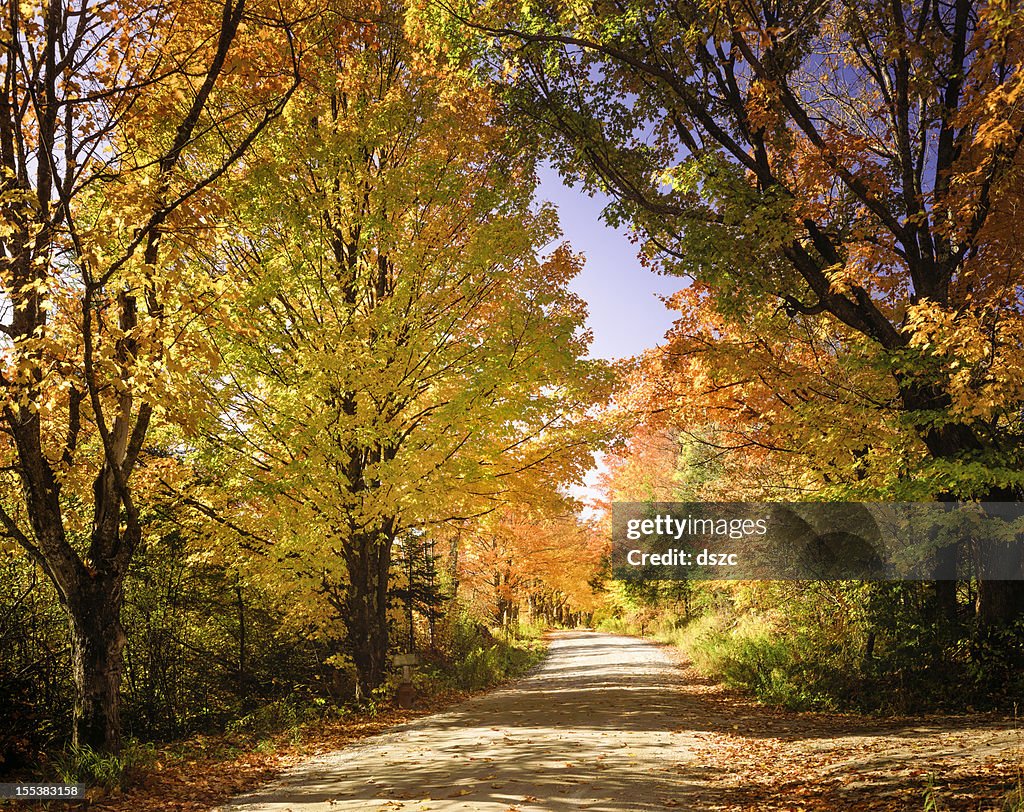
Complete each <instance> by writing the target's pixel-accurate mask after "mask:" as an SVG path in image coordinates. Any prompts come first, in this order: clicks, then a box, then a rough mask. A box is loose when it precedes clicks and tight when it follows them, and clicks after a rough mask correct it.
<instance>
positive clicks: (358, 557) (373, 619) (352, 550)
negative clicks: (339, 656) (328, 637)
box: [344, 523, 394, 699]
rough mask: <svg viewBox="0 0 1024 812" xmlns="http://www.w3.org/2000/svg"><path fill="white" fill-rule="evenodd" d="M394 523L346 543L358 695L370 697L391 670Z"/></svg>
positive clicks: (350, 648) (348, 611)
mask: <svg viewBox="0 0 1024 812" xmlns="http://www.w3.org/2000/svg"><path fill="white" fill-rule="evenodd" d="M390 524H391V523H385V525H386V526H385V527H384V528H383V529H382V530H380V531H379V532H376V533H373V532H370V533H355V534H354V535H353V537H352V540H351V544H350V545H346V549H345V563H346V565H347V566H348V578H349V583H348V589H347V591H346V595H345V618H344V620H345V623H346V626H347V629H348V633H347V636H346V643H347V649H348V652H349V653H350V654H351V655H352V661H353V663H354V664H355V668H356V698H357V699H366V698H367V697H369V696H370V695H371V693H372V692H373V691H374V690H376V689H377V688H379V687H380V686H381V685H382V684H383V683H384V680H385V679H386V678H387V674H388V665H389V664H388V572H389V569H390V567H391V545H392V543H393V541H394V538H393V534H392V532H391V529H390Z"/></svg>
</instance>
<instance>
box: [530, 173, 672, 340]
mask: <svg viewBox="0 0 1024 812" xmlns="http://www.w3.org/2000/svg"><path fill="white" fill-rule="evenodd" d="M540 181H541V182H540V188H539V189H538V191H537V196H538V198H540V199H542V200H550V201H551V202H552V203H554V204H555V205H556V206H557V207H558V214H559V219H560V220H561V223H562V231H563V232H564V237H563V239H566V240H568V241H569V242H570V243H571V244H572V247H573V249H574V250H575V251H578V252H582V253H583V254H584V255H585V256H586V258H587V262H586V265H585V267H584V269H583V272H582V273H581V274H580V275H579V276H578V277H577V278H576V279H575V280H573V283H572V285H571V287H572V289H573V291H575V292H576V293H577V294H579V295H580V296H581V297H583V299H585V300H586V302H587V304H588V306H589V309H590V315H589V317H588V319H587V322H588V326H589V327H590V329H591V330H592V331H593V334H594V342H593V344H592V345H591V347H590V352H591V355H594V356H596V357H599V358H609V359H610V358H625V357H628V356H631V355H636V354H638V353H640V352H642V351H643V350H645V349H647V348H648V347H654V346H656V345H657V344H660V343H662V339H663V337H664V335H665V331H666V330H668V328H669V327H670V326H671V325H672V321H673V318H672V313H671V311H669V310H668V309H667V308H666V307H665V305H664V304H663V303H662V301H661V300H660V299H659V298H658V294H661V295H669V294H672V293H675V292H676V291H677V290H679V289H680V288H681V287H683V286H684V280H682V279H677V278H672V277H664V276H659V275H657V274H655V273H653V272H652V271H649V270H647V269H646V268H644V267H643V266H642V265H641V264H640V261H639V260H638V259H637V258H636V246H635V245H634V244H633V243H631V242H630V241H629V239H628V238H627V237H626V234H625V232H620V231H617V230H615V229H613V228H609V227H608V226H607V225H605V224H604V222H602V221H601V209H602V208H603V207H604V203H605V201H604V200H602V199H600V198H597V197H588V196H587V195H586V193H585V192H583V191H582V190H580V189H578V188H577V189H572V188H569V187H567V186H565V185H564V184H563V183H562V181H561V179H560V178H559V177H558V173H557V172H556V171H555V170H553V169H551V168H549V167H545V168H543V169H542V170H541V172H540Z"/></svg>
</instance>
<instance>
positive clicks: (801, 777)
mask: <svg viewBox="0 0 1024 812" xmlns="http://www.w3.org/2000/svg"><path fill="white" fill-rule="evenodd" d="M279 744H280V743H279ZM1022 771H1024V731H1021V730H1018V729H1017V728H1016V725H1015V723H1014V720H1013V719H1012V718H1007V717H1005V716H995V715H987V714H984V715H983V714H971V715H963V716H917V717H904V718H889V719H873V718H866V717H862V716H852V715H839V714H820V713H795V712H789V711H781V710H774V709H770V708H766V707H764V706H763V705H759V704H757V703H756V702H754V701H753V700H751V699H749V698H747V697H745V696H743V695H742V694H740V693H738V692H735V691H732V690H729V689H727V688H724V687H723V686H721V685H718V684H715V683H713V682H710V681H708V680H706V679H704V678H702V677H701V676H700V675H699V674H697V673H696V672H695V671H694V670H693V669H692V668H690V667H689V666H688V665H687V664H686V663H685V662H684V661H683V660H682V658H681V654H680V653H679V652H678V651H677V650H676V649H674V648H671V647H669V646H663V645H658V644H654V643H650V642H647V641H643V640H639V639H636V638H631V637H620V636H614V635H607V634H599V633H595V632H559V633H556V634H554V635H553V636H552V637H551V639H550V647H549V656H548V657H547V659H546V660H545V661H544V662H543V663H542V664H541V665H540V666H539V667H538V668H536V669H535V670H534V671H533V672H532V673H531V674H530V675H529V676H528V677H526V678H524V679H522V680H520V681H519V682H517V683H514V684H512V685H510V686H508V687H506V688H502V689H500V690H497V691H492V692H490V693H487V694H483V695H480V696H477V697H475V698H472V699H468V700H466V701H462V702H459V703H458V704H455V705H454V706H452V707H449V708H448V709H447V710H444V711H442V712H439V713H437V712H435V713H430V709H424V710H420V711H414V712H400V711H395V712H389V713H385V714H381V715H379V716H377V717H375V718H373V719H369V720H365V719H364V720H348V721H345V722H342V723H336V724H335V725H334V726H328V727H326V728H324V729H322V730H320V731H318V732H316V731H314V732H312V734H310V733H307V735H306V738H305V740H303V741H296V742H292V743H291V744H289V745H288V746H284V747H278V748H277V749H276V750H275V752H273V753H266V754H261V753H255V752H240V753H238V754H237V755H235V756H233V757H231V758H226V757H225V755H224V753H223V751H222V750H215V751H214V750H212V751H211V752H209V753H204V752H203V750H202V747H201V746H198V747H197V745H196V744H195V742H192V743H191V749H190V750H189V751H188V755H187V757H186V756H177V757H174V758H169V759H167V763H166V764H162V763H160V762H159V761H158V762H157V764H156V765H154V767H153V768H152V769H150V770H149V771H148V774H147V775H146V777H145V780H144V781H142V782H141V784H140V785H138V786H136V787H135V788H133V789H132V790H129V791H128V792H126V793H124V794H123V795H121V796H106V797H103V798H98V799H96V801H95V802H93V803H91V804H88V805H87V806H84V805H66V804H61V805H60V808H61V809H65V810H66V809H69V807H70V809H76V808H87V809H89V810H90V811H91V812H157V811H158V810H159V811H160V812H199V811H200V810H209V809H211V807H214V806H215V805H216V804H218V803H225V804H226V805H224V806H221V807H217V809H219V810H223V812H285V811H286V810H290V812H313V811H314V810H317V812H319V811H320V810H323V811H324V812H328V811H329V812H356V810H358V812H377V811H378V810H379V811H380V812H400V811H401V812H456V810H458V811H459V812H471V811H472V812H574V811H575V810H590V812H631V811H632V810H644V811H648V810H665V809H681V810H683V809H685V810H729V811H730V812H735V811H738V810H751V811H752V810H808V811H809V812H819V811H820V812H824V811H825V810H838V809H843V810H851V812H862V811H863V810H916V811H917V812H924V811H925V810H932V811H933V812H947V811H949V812H952V811H953V810H965V811H966V810H971V812H979V810H984V812H988V811H989V810H999V811H1000V812H1002V811H1003V809H1004V805H1003V799H1004V798H1005V797H1006V795H1007V793H1008V792H1009V791H1010V790H1011V788H1012V787H1013V786H1018V787H1019V786H1020V781H1021V772H1022ZM929 786H930V787H931V788H932V789H931V790H930V791H929V789H928V788H929ZM246 791H248V792H250V793H251V794H249V795H247V796H245V797H242V798H239V799H237V800H236V801H235V802H234V803H231V804H227V803H226V802H227V799H229V798H230V797H231V796H232V795H235V794H236V793H239V792H246ZM927 796H930V797H931V802H929V801H928V800H927ZM2 806H3V804H2V802H0V807H2ZM16 808H18V809H19V810H25V809H26V807H25V806H24V805H21V806H17V807H16ZM1006 808H1007V809H1010V808H1012V809H1017V807H1015V806H1014V807H1006ZM1022 808H1024V807H1022Z"/></svg>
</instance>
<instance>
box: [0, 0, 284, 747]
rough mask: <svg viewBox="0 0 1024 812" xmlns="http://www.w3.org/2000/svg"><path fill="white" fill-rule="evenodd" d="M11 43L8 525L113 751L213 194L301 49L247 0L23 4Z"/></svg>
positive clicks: (0, 264) (273, 105) (99, 735)
mask: <svg viewBox="0 0 1024 812" xmlns="http://www.w3.org/2000/svg"><path fill="white" fill-rule="evenodd" d="M0 30H2V40H3V55H2V57H0V60H2V63H0V64H2V71H3V76H4V83H3V90H2V91H0V164H2V169H0V172H2V177H0V208H2V211H3V220H2V231H0V241H2V250H0V284H2V286H3V296H4V323H3V324H2V326H0V330H2V332H3V335H4V337H5V341H4V344H3V347H2V354H3V360H2V383H3V387H2V396H0V397H2V406H3V416H2V428H3V435H4V441H3V454H4V470H5V472H6V473H5V477H6V480H5V483H4V485H5V487H4V492H3V498H2V505H0V521H2V523H3V533H4V535H5V536H6V538H7V539H9V540H13V541H15V542H17V543H18V544H20V545H21V546H22V547H24V548H25V549H26V550H27V551H28V552H29V554H30V555H31V556H32V558H33V559H34V560H35V561H36V562H37V563H38V565H39V566H40V567H41V568H42V569H43V571H45V573H46V574H47V576H48V577H49V578H50V579H51V580H52V582H53V584H54V586H55V587H56V591H57V595H58V596H59V599H60V601H61V603H62V605H63V607H64V609H65V610H66V612H67V614H68V616H69V618H70V626H71V641H72V666H73V668H72V670H73V673H74V679H75V686H76V701H75V714H74V742H75V744H79V745H88V746H91V747H94V748H97V749H116V748H117V746H118V744H119V740H120V732H121V731H120V722H119V686H120V682H121V672H122V651H123V647H124V633H123V629H122V626H121V619H120V611H121V606H122V603H123V585H124V579H125V576H126V574H127V572H128V568H129V566H130V564H131V561H132V558H133V555H134V553H135V552H136V550H137V549H138V548H139V546H140V544H142V542H143V536H144V532H145V531H144V523H145V504H144V500H145V497H144V493H145V485H140V479H141V480H145V479H146V473H145V469H146V467H147V464H148V463H147V457H148V456H149V450H148V448H147V441H148V438H151V436H152V434H153V431H154V428H155V427H156V426H159V425H166V424H168V423H171V422H173V421H175V420H176V419H183V420H187V414H188V408H189V401H188V393H187V391H183V390H184V389H185V388H186V387H185V386H184V385H183V384H185V383H186V382H187V374H186V371H187V370H189V369H190V368H191V367H193V366H196V365H199V366H201V365H203V364H204V363H206V361H207V360H208V359H209V352H208V351H206V349H205V345H206V342H205V339H204V338H203V336H202V332H201V330H200V329H198V324H199V323H201V321H202V317H203V314H204V312H205V311H207V310H208V309H209V308H210V307H211V306H212V305H213V303H214V302H215V300H216V298H217V296H218V288H217V285H216V283H215V281H214V280H212V279H210V278H209V277H207V276H206V275H205V273H204V272H203V271H202V270H201V269H200V270H197V269H195V268H192V267H189V266H187V265H186V264H184V263H183V262H182V261H181V247H182V244H183V243H187V242H195V241H198V240H202V239H204V238H205V237H206V236H207V235H208V233H209V229H210V226H211V222H210V219H209V218H210V216H211V213H212V212H213V211H214V210H215V209H216V203H215V201H214V199H213V197H212V186H213V184H214V183H215V181H216V180H217V179H218V178H219V177H220V176H222V175H223V174H224V173H225V172H226V171H227V170H228V169H229V168H230V167H231V166H232V165H233V164H234V163H235V162H237V160H238V159H239V158H240V157H241V156H242V155H243V154H244V153H245V152H246V150H247V149H248V148H249V147H250V146H251V145H252V143H253V141H254V140H255V138H256V137H257V136H258V135H259V133H260V132H261V131H262V130H263V129H264V127H265V126H266V124H267V123H268V122H269V121H270V120H272V119H273V118H274V117H275V116H277V115H278V114H279V113H280V111H281V109H282V107H283V104H284V102H285V100H286V99H287V97H288V95H289V94H290V92H291V91H292V90H293V89H294V86H295V70H296V60H297V53H296V51H295V46H294V41H293V39H292V36H291V31H290V28H289V27H288V25H287V22H286V21H285V20H284V19H282V18H281V15H280V14H279V13H278V11H277V10H275V9H274V8H271V7H268V8H265V9H263V8H256V7H252V8H250V7H249V6H248V5H247V2H246V0H234V2H232V0H227V2H225V3H222V4H220V5H219V6H217V5H214V6H210V5H207V4H203V3H194V2H171V3H160V4H151V3H146V2H140V3H134V2H128V3H117V4H112V3H107V2H90V0H82V2H79V3H70V2H68V3H65V2H56V1H54V2H48V3H36V2H8V3H5V4H4V7H3V20H2V22H0ZM253 71H258V72H259V73H260V74H261V75H262V76H263V77H265V84H264V85H263V87H262V88H261V91H260V92H259V93H255V94H253V93H252V92H251V87H250V81H249V78H250V77H251V75H252V72H253ZM200 158H201V160H200Z"/></svg>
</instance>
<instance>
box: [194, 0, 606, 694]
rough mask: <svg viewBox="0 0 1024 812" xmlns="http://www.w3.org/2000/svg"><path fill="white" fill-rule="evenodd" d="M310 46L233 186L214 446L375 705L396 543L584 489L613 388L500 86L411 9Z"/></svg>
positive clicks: (330, 25)
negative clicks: (527, 497)
mask: <svg viewBox="0 0 1024 812" xmlns="http://www.w3.org/2000/svg"><path fill="white" fill-rule="evenodd" d="M317 43H318V44H317V46H316V49H315V50H314V51H312V52H311V55H310V63H309V64H310V69H309V75H308V79H307V82H306V83H305V84H304V85H303V86H302V87H301V88H300V89H299V91H298V92H297V93H296V95H295V96H294V97H293V99H292V101H291V103H290V104H289V108H288V110H287V113H286V115H285V116H284V117H283V118H282V119H281V121H280V122H279V123H278V124H277V125H275V127H274V131H273V133H272V135H271V136H270V137H269V138H268V139H267V140H266V141H265V143H264V145H263V146H262V147H261V148H260V149H259V150H258V153H257V154H256V157H254V158H253V159H252V160H251V161H249V165H248V166H247V171H246V173H245V175H244V177H242V178H241V179H240V181H239V183H238V185H237V189H236V192H235V194H236V195H237V200H236V204H235V206H236V209H235V211H236V213H237V220H236V222H235V223H234V224H233V225H232V228H233V229H234V230H235V231H236V234H237V237H236V239H235V240H233V241H232V242H231V243H230V245H228V246H226V248H225V253H224V255H223V260H221V261H223V262H225V263H228V264H230V265H232V266H233V267H235V268H237V273H238V274H239V275H240V276H241V277H242V278H245V279H246V282H247V285H248V288H247V289H246V293H245V294H244V295H242V296H241V297H239V299H238V301H237V303H236V304H235V305H234V306H235V307H236V308H237V310H236V312H235V314H234V316H233V317H232V319H231V320H230V323H231V324H236V325H239V327H238V329H236V330H229V331H225V332H222V334H221V339H220V341H221V343H222V348H223V352H224V356H225V358H226V360H227V362H228V368H229V370H230V371H228V372H227V373H226V374H225V375H224V376H223V377H221V378H217V379H215V380H213V381H212V382H211V385H210V388H211V392H212V394H214V395H215V396H216V397H218V398H220V400H221V402H222V403H223V404H224V405H223V412H222V416H221V418H220V419H219V421H218V425H217V426H215V427H213V428H212V429H211V430H210V431H211V433H213V434H216V435H217V436H218V438H219V443H220V448H221V454H222V455H225V456H224V457H223V458H224V459H225V460H227V461H228V462H227V463H225V469H227V470H230V469H231V468H233V469H235V471H236V476H237V477H238V478H239V481H240V483H241V484H240V486H239V487H240V488H243V489H244V490H243V492H247V493H249V494H251V496H250V498H249V500H248V501H245V502H244V503H243V506H242V512H243V514H248V515H249V518H250V519H251V518H253V517H252V515H251V514H252V512H253V509H252V505H253V504H254V503H255V502H258V504H259V508H258V511H259V513H260V514H261V516H260V520H261V521H265V522H269V524H265V525H264V527H268V526H269V527H274V528H275V530H274V532H273V533H272V534H271V535H273V536H274V537H275V539H276V541H275V544H276V545H277V548H276V549H277V552H278V557H279V556H280V555H281V554H282V553H281V551H282V550H291V551H293V552H294V553H295V555H296V556H297V562H298V563H297V565H296V566H297V568H298V569H299V570H301V573H302V576H303V577H304V578H306V579H311V580H312V583H313V584H315V585H316V587H317V589H318V591H319V592H320V594H321V596H322V598H323V599H324V600H326V601H327V602H328V603H329V604H330V605H331V606H332V607H333V608H334V610H335V616H336V618H337V621H338V622H339V623H340V624H342V625H343V626H344V629H345V632H344V638H343V645H342V647H341V651H340V652H338V654H339V655H340V656H341V657H342V658H351V663H352V667H353V668H354V670H355V674H356V682H357V688H358V693H359V694H360V695H362V696H368V695H369V694H370V693H371V692H372V691H374V690H375V689H376V688H378V687H379V686H380V685H381V684H382V682H383V681H384V679H385V677H386V675H387V673H388V671H389V668H390V662H389V660H388V651H389V638H388V608H389V590H388V586H389V574H390V568H391V563H392V551H393V547H394V544H395V542H396V539H398V538H399V537H401V536H404V535H405V534H407V533H409V532H420V531H422V530H424V529H427V530H429V528H431V527H433V526H436V525H437V524H439V523H442V522H445V521H449V520H453V519H456V518H468V517H472V516H475V515H479V514H481V513H485V512H487V511H489V510H492V509H493V508H494V507H495V506H496V505H498V504H500V503H501V502H502V500H503V499H504V498H505V494H506V493H507V492H508V491H509V490H510V488H511V483H512V482H514V481H516V480H517V479H520V478H522V477H529V478H531V479H533V480H537V481H542V480H543V481H547V482H551V483H557V482H561V481H563V480H567V479H572V478H574V477H577V476H579V475H580V474H581V472H582V470H583V469H585V468H586V466H587V465H588V464H589V459H590V456H589V453H590V452H589V449H588V444H587V441H588V439H592V438H594V437H596V436H597V431H596V429H594V428H588V427H589V426H590V424H592V423H594V421H593V420H591V419H590V418H587V417H586V415H585V413H586V410H587V409H588V408H590V407H591V406H592V405H593V404H594V403H595V402H597V401H598V400H599V399H600V398H601V392H602V390H603V389H606V388H607V386H606V379H607V375H606V374H605V373H604V372H603V371H602V366H601V364H600V363H599V362H596V361H586V360H584V358H583V355H584V353H585V347H586V344H587V341H588V337H587V335H586V334H585V333H584V332H583V330H582V324H583V318H584V310H583V304H582V302H581V300H579V299H578V298H577V297H576V296H575V295H573V294H571V293H570V292H569V291H568V290H567V288H566V284H567V283H568V281H569V280H570V279H571V278H572V276H574V275H575V273H576V272H577V270H578V268H579V258H578V257H576V256H574V255H573V254H572V253H571V252H570V251H569V250H568V248H567V247H566V246H561V247H557V248H555V249H554V250H551V251H549V253H548V254H547V256H546V257H545V258H542V259H541V258H538V255H539V253H540V252H542V251H543V250H544V249H545V246H547V245H548V244H549V243H550V242H551V241H552V240H553V239H554V238H555V237H556V236H557V231H556V224H555V220H554V216H553V212H552V211H551V210H550V209H548V208H544V207H540V208H535V207H533V204H532V189H533V186H534V184H535V179H534V175H533V167H532V161H531V160H530V158H529V155H528V154H526V153H524V152H522V150H519V149H518V148H517V145H516V144H515V141H514V133H512V132H510V131H508V130H506V129H505V128H503V127H501V126H500V125H499V124H498V123H497V122H496V121H495V117H496V114H497V111H496V108H495V104H494V101H493V99H492V98H491V96H490V94H489V92H488V90H487V89H486V88H485V87H483V86H482V85H480V84H479V83H478V82H476V81H475V80H474V78H473V76H472V75H471V73H470V72H468V71H464V70H460V69H458V66H454V67H453V66H451V65H445V64H444V62H443V61H442V60H440V59H439V58H437V57H435V56H430V55H427V54H423V53H419V52H418V51H417V50H416V48H415V47H414V46H413V44H412V43H411V42H410V41H409V40H408V39H407V38H406V36H405V33H404V31H403V14H402V10H401V9H398V8H394V9H390V8H386V9H383V10H381V13H380V14H379V15H375V16H373V17H368V18H366V19H360V20H350V19H344V20H337V21H335V20H325V22H324V25H322V26H321V27H320V29H319V30H318V32H317ZM552 487H553V486H552ZM242 520H243V521H245V517H244V516H243V517H242ZM264 532H265V530H264Z"/></svg>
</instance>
